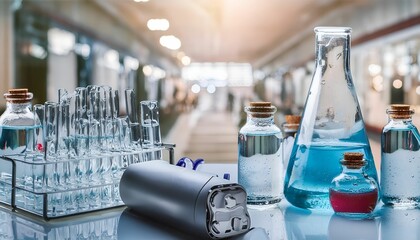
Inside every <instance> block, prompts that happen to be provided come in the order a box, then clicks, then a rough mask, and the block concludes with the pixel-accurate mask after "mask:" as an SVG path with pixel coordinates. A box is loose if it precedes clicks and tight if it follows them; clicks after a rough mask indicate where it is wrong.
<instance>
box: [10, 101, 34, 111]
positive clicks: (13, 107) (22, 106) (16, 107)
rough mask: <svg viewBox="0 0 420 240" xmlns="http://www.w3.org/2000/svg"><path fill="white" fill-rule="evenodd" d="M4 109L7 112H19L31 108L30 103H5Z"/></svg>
mask: <svg viewBox="0 0 420 240" xmlns="http://www.w3.org/2000/svg"><path fill="white" fill-rule="evenodd" d="M6 107H7V109H8V110H9V111H14V112H16V111H18V112H19V111H23V110H26V109H29V108H30V107H31V102H24V103H12V102H7V103H6Z"/></svg>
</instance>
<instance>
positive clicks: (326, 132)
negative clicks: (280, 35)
mask: <svg viewBox="0 0 420 240" xmlns="http://www.w3.org/2000/svg"><path fill="white" fill-rule="evenodd" d="M315 33H316V41H315V45H316V49H315V50H316V61H315V72H314V75H313V78H312V83H311V87H310V90H309V93H308V97H307V99H306V104H305V110H304V112H303V116H302V121H301V124H300V127H299V131H298V133H297V135H296V140H295V143H294V146H293V149H292V153H291V157H290V161H289V164H288V167H287V171H286V176H285V183H284V193H285V197H286V199H287V200H288V201H289V202H290V203H291V204H293V205H295V206H297V207H300V208H309V209H331V205H330V202H329V186H330V183H331V181H332V180H333V178H334V177H335V176H337V175H339V174H340V173H341V164H340V160H341V159H342V156H343V154H344V153H345V152H360V153H362V154H363V155H364V156H365V160H366V166H365V171H366V174H368V175H369V176H371V177H372V178H373V179H374V180H375V181H377V178H378V177H377V173H376V168H375V164H374V161H373V157H372V152H371V149H370V145H369V141H368V138H367V135H366V130H365V126H364V122H363V118H362V113H361V110H360V106H359V103H358V99H357V95H356V91H355V87H354V85H353V80H352V77H351V72H350V34H351V28H347V27H317V28H315Z"/></svg>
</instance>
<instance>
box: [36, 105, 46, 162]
mask: <svg viewBox="0 0 420 240" xmlns="http://www.w3.org/2000/svg"><path fill="white" fill-rule="evenodd" d="M33 112H34V115H35V117H36V120H35V122H36V123H38V122H39V125H40V127H38V128H35V131H34V138H35V140H34V144H35V150H36V151H37V157H38V158H39V157H41V158H42V157H43V156H44V148H45V142H44V141H45V139H44V132H43V128H45V127H46V126H45V125H44V124H45V121H44V119H45V118H44V116H45V107H44V105H43V104H35V105H34V106H33Z"/></svg>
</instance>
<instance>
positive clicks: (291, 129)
mask: <svg viewBox="0 0 420 240" xmlns="http://www.w3.org/2000/svg"><path fill="white" fill-rule="evenodd" d="M300 119H301V116H298V115H286V122H285V123H284V124H283V136H284V141H283V144H284V152H283V166H284V168H285V170H286V168H287V166H288V165H289V159H290V155H291V153H292V149H293V144H294V143H295V137H296V133H297V131H298V130H299V124H300Z"/></svg>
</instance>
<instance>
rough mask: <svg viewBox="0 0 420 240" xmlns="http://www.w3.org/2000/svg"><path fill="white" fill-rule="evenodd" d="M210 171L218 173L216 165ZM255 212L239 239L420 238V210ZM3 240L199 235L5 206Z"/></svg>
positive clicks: (281, 208) (129, 217) (120, 213)
mask: <svg viewBox="0 0 420 240" xmlns="http://www.w3.org/2000/svg"><path fill="white" fill-rule="evenodd" d="M215 169H216V168H215ZM217 169H220V168H217ZM207 170H209V169H207ZM230 170H232V166H224V168H223V170H222V172H231V171H230ZM209 171H210V172H214V171H213V170H212V169H210V170H209ZM232 171H233V176H232V175H231V176H232V179H235V178H236V176H235V173H234V170H232ZM249 213H250V215H251V226H252V228H254V229H253V230H252V231H250V232H249V233H247V234H245V235H244V236H238V237H235V238H234V239H257V240H261V239H288V240H305V239H308V240H309V239H314V240H315V239H316V240H318V239H328V240H331V239H333V240H346V239H349V240H350V239H351V240H355V239H366V240H377V239H381V240H395V239H397V240H399V239H401V240H402V239H404V240H410V239H413V240H414V239H417V240H418V239H420V209H408V210H404V209H392V208H388V207H382V206H378V207H377V208H376V210H375V214H374V217H373V218H372V219H366V220H352V219H348V218H343V217H339V216H337V215H334V213H333V212H332V211H309V210H303V209H299V208H296V207H293V206H291V205H290V204H289V203H287V202H286V201H285V200H283V201H282V202H281V203H280V204H278V205H275V206H272V207H265V208H252V207H250V208H249ZM180 217H182V216H180ZM0 239H1V240H3V239H25V240H26V239H28V240H29V239H43V240H47V239H119V240H129V239H130V240H131V239H159V240H160V239H196V238H194V237H192V236H190V235H189V234H188V233H184V232H180V231H178V230H177V229H175V228H171V227H168V226H165V225H163V224H161V223H156V222H153V221H151V220H149V219H147V218H144V217H141V216H140V215H138V214H136V213H133V212H132V211H130V210H129V209H127V208H125V207H120V208H114V209H109V210H103V211H98V212H94V213H87V214H81V215H77V216H71V217H65V218H61V219H56V220H51V221H44V220H42V219H40V218H38V217H33V216H31V215H24V214H20V213H17V212H13V211H11V210H10V209H9V208H7V207H3V206H0Z"/></svg>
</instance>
